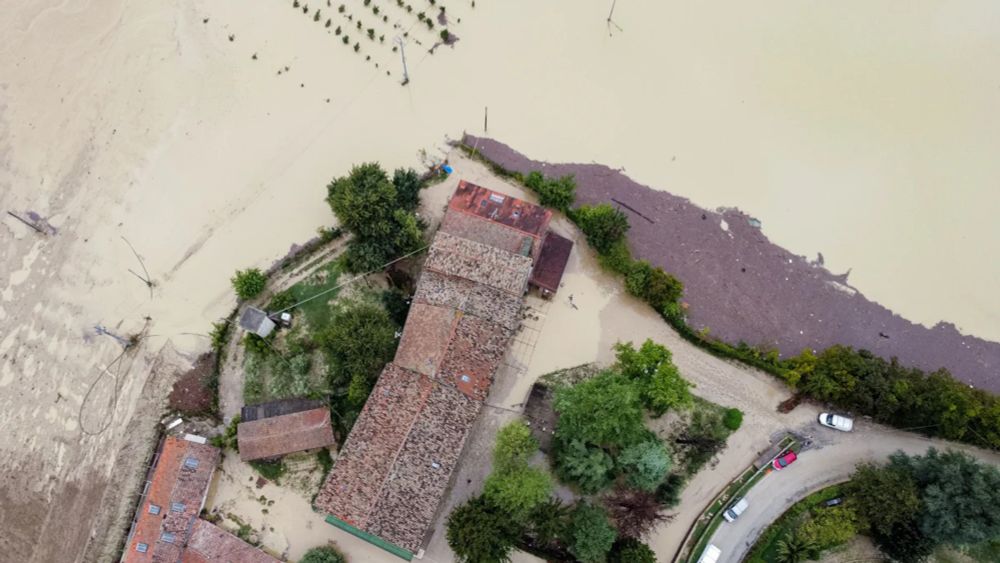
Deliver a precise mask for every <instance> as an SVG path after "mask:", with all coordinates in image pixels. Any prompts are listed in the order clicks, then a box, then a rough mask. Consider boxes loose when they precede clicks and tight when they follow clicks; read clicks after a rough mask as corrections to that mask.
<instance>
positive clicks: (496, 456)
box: [493, 420, 538, 471]
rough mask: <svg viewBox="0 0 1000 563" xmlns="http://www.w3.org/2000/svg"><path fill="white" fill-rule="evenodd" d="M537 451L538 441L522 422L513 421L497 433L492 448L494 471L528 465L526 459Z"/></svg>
mask: <svg viewBox="0 0 1000 563" xmlns="http://www.w3.org/2000/svg"><path fill="white" fill-rule="evenodd" d="M537 451H538V441H537V440H535V438H534V436H532V435H531V429H530V428H528V425H527V424H525V423H524V421H522V420H515V421H514V422H511V423H509V424H507V425H505V426H504V427H503V428H501V429H500V431H499V432H497V442H496V445H495V446H494V447H493V466H494V471H506V470H510V469H516V468H520V467H523V466H526V465H527V464H528V459H529V458H530V457H531V456H533V455H534V454H535V452H537Z"/></svg>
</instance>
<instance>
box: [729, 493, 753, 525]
mask: <svg viewBox="0 0 1000 563" xmlns="http://www.w3.org/2000/svg"><path fill="white" fill-rule="evenodd" d="M748 506H750V503H748V502H747V499H745V498H738V499H736V502H734V503H733V505H732V506H730V507H729V510H727V511H725V512H723V513H722V517H723V518H725V519H726V522H732V521H733V520H736V519H737V518H739V516H740V514H743V511H744V510H746V509H747V507H748Z"/></svg>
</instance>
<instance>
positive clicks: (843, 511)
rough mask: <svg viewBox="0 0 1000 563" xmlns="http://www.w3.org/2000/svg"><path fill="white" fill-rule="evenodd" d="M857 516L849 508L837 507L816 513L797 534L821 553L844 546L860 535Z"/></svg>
mask: <svg viewBox="0 0 1000 563" xmlns="http://www.w3.org/2000/svg"><path fill="white" fill-rule="evenodd" d="M857 520H858V517H857V514H855V512H854V509H853V508H851V507H849V506H843V505H841V506H835V507H833V508H827V509H824V510H821V511H819V512H818V513H816V514H815V515H814V516H813V517H812V518H811V519H810V520H809V521H808V522H806V523H805V524H803V525H802V526H801V527H800V528H799V529H798V531H797V532H796V534H797V535H798V536H800V537H801V538H802V539H803V540H805V541H806V542H809V543H811V544H813V545H815V546H816V548H817V549H818V550H820V551H822V550H825V549H830V548H831V547H836V546H838V545H842V544H845V543H847V542H848V541H850V540H851V538H853V537H854V536H855V535H857V533H858V525H857Z"/></svg>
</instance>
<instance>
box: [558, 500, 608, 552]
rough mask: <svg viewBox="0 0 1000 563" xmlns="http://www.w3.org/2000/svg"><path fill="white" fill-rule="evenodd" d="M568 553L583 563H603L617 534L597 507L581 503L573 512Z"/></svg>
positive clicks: (605, 515) (604, 513)
mask: <svg viewBox="0 0 1000 563" xmlns="http://www.w3.org/2000/svg"><path fill="white" fill-rule="evenodd" d="M571 526H572V531H571V536H572V537H571V540H570V546H569V552H570V553H572V554H573V556H575V557H576V558H577V559H579V560H580V561H581V562H583V563H603V562H604V561H606V560H607V556H608V552H610V551H611V546H612V545H613V544H614V543H615V538H617V537H618V533H617V532H615V529H614V527H612V526H611V521H610V520H608V515H607V513H606V512H605V511H604V509H602V508H601V507H599V506H595V505H592V504H589V503H586V502H581V503H580V504H579V505H577V507H576V510H574V511H573V517H572V524H571Z"/></svg>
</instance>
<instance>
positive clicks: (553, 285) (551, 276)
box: [529, 231, 573, 296]
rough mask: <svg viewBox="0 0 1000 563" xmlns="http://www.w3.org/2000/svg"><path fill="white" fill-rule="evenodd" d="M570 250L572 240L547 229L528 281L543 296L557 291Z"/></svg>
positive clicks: (571, 248)
mask: <svg viewBox="0 0 1000 563" xmlns="http://www.w3.org/2000/svg"><path fill="white" fill-rule="evenodd" d="M572 250H573V241H571V240H569V239H568V238H566V237H563V236H560V235H557V234H556V233H554V232H552V231H549V232H548V234H546V235H545V240H544V241H543V242H542V251H541V252H540V253H539V255H538V261H537V262H535V267H534V269H533V270H532V271H531V280H529V283H530V284H531V285H533V286H535V287H537V288H538V289H540V290H541V291H542V294H543V295H545V296H549V295H551V294H553V293H555V292H556V291H558V290H559V284H560V283H561V282H562V277H563V273H564V272H565V271H566V264H567V263H568V262H569V255H570V252H572Z"/></svg>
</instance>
